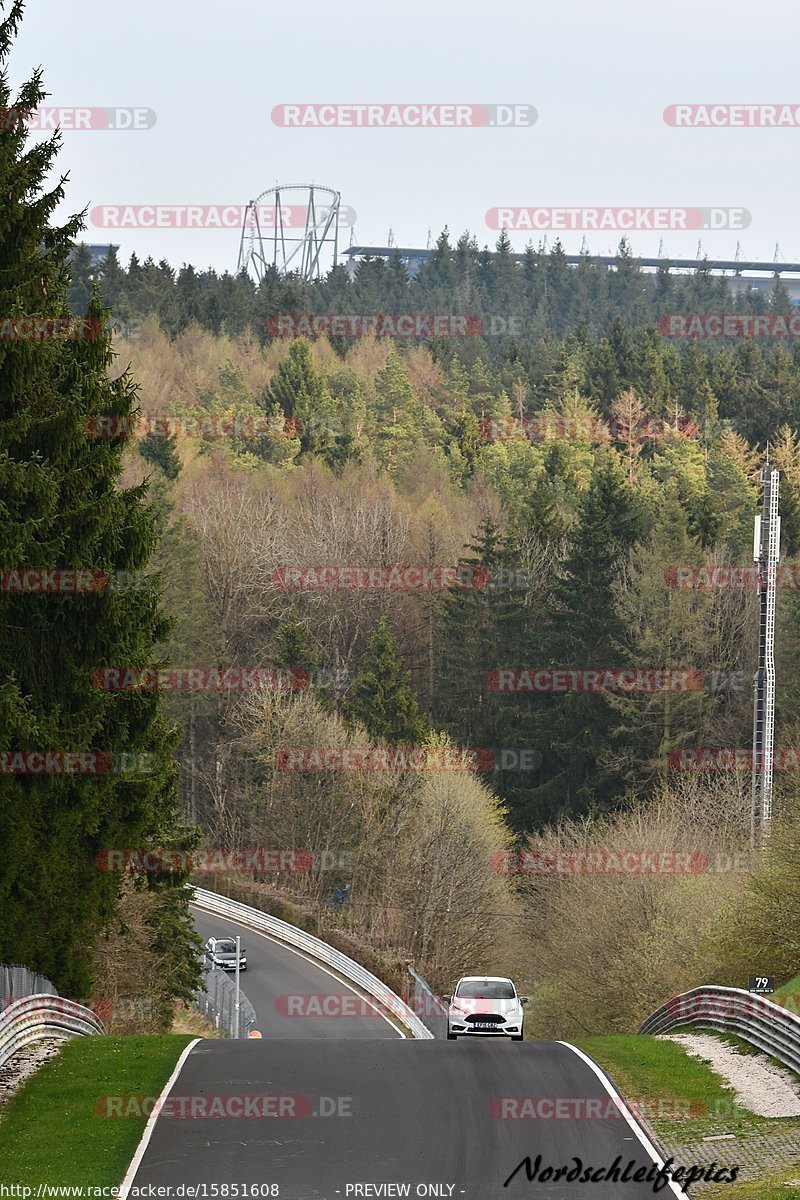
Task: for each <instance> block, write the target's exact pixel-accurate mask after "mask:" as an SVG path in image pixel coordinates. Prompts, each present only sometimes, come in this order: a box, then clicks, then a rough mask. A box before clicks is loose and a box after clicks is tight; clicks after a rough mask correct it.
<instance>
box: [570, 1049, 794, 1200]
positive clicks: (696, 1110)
mask: <svg viewBox="0 0 800 1200" xmlns="http://www.w3.org/2000/svg"><path fill="white" fill-rule="evenodd" d="M574 1044H575V1045H576V1046H578V1047H579V1048H580V1049H581V1050H583V1051H585V1053H586V1054H588V1055H590V1056H591V1057H592V1058H593V1059H594V1060H595V1061H596V1062H598V1063H599V1064H600V1066H601V1067H603V1069H604V1070H605V1071H607V1072H608V1074H609V1075H610V1076H611V1078H612V1079H613V1081H614V1083H616V1084H617V1086H618V1087H619V1088H620V1089H621V1091H622V1095H623V1096H624V1098H625V1099H626V1100H628V1101H631V1102H632V1103H633V1110H634V1113H635V1114H636V1113H637V1112H639V1113H641V1115H642V1116H643V1117H644V1118H645V1119H646V1120H647V1121H648V1123H649V1124H650V1126H651V1127H652V1128H653V1129H654V1131H655V1133H656V1136H657V1137H658V1138H663V1139H664V1140H665V1141H669V1142H689V1141H696V1140H699V1139H700V1138H704V1137H714V1136H716V1135H718V1134H723V1133H732V1134H735V1135H736V1136H737V1137H747V1136H752V1135H753V1134H756V1133H759V1132H764V1131H765V1130H766V1129H767V1128H768V1129H770V1130H780V1131H781V1132H788V1131H790V1130H791V1131H794V1130H800V1118H797V1117H780V1118H776V1117H759V1116H756V1114H755V1113H751V1112H750V1111H749V1110H748V1109H746V1108H743V1107H742V1106H741V1105H739V1104H737V1103H736V1101H735V1099H734V1092H733V1090H732V1089H731V1088H729V1087H727V1086H726V1084H725V1082H724V1080H722V1079H721V1078H720V1076H719V1075H717V1074H716V1073H715V1072H714V1071H712V1069H711V1066H710V1065H709V1064H708V1063H707V1062H705V1061H703V1059H700V1058H695V1057H694V1056H692V1055H689V1054H686V1052H685V1051H684V1050H683V1048H682V1047H681V1046H679V1045H676V1044H675V1043H674V1042H664V1041H660V1040H659V1039H657V1038H654V1037H591V1038H580V1039H577V1040H575V1042H574ZM798 1194H800V1192H799V1193H798ZM784 1200H786V1198H785V1197H784Z"/></svg>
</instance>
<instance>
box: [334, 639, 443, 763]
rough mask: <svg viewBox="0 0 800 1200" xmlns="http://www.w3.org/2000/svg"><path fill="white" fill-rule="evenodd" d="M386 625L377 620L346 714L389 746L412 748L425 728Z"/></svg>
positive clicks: (351, 692) (414, 696) (352, 689)
mask: <svg viewBox="0 0 800 1200" xmlns="http://www.w3.org/2000/svg"><path fill="white" fill-rule="evenodd" d="M410 679H411V676H410V674H409V672H408V671H407V670H406V669H405V667H404V665H403V659H402V657H401V655H400V652H399V650H398V647H397V640H396V638H395V637H394V634H393V633H392V631H391V628H390V626H389V622H388V621H387V620H386V618H385V617H381V619H380V620H379V621H378V624H377V625H376V626H375V629H374V631H373V633H372V636H371V638H370V640H369V647H368V649H367V652H366V654H365V655H364V660H363V663H362V667H361V671H360V672H359V674H358V675H357V676H356V678H355V679H354V680H353V684H352V687H351V688H350V692H349V695H348V706H347V707H348V714H349V716H350V717H352V718H353V720H355V721H360V722H361V724H362V725H364V727H365V728H366V729H367V731H368V732H369V733H370V735H371V736H372V737H375V738H382V739H383V740H384V741H386V742H388V743H389V745H391V746H398V745H408V746H416V745H419V743H420V742H422V741H423V739H424V737H425V735H426V733H427V732H428V730H427V725H426V723H425V721H424V720H423V718H422V717H421V716H420V713H419V704H418V701H417V697H416V694H415V692H414V689H413V688H412V686H411V682H410Z"/></svg>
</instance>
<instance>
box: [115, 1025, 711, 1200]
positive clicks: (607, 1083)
mask: <svg viewBox="0 0 800 1200" xmlns="http://www.w3.org/2000/svg"><path fill="white" fill-rule="evenodd" d="M558 1044H559V1046H566V1047H567V1049H568V1050H572V1051H573V1052H574V1053H575V1054H577V1055H578V1058H581V1059H583V1061H584V1062H585V1063H586V1065H587V1067H591V1068H592V1070H593V1071H594V1073H595V1075H596V1076H597V1078H598V1079H599V1080H600V1082H601V1083H602V1085H603V1087H604V1088H605V1089H606V1091H607V1092H608V1094H609V1096H610V1097H611V1099H612V1100H613V1101H614V1103H615V1104H616V1106H617V1108H618V1109H619V1111H620V1112H621V1113H622V1115H623V1117H624V1118H625V1120H626V1121H627V1122H628V1125H629V1126H630V1127H631V1129H632V1130H633V1132H634V1133H635V1134H636V1137H637V1138H638V1140H639V1141H640V1142H641V1144H642V1145H643V1146H644V1148H645V1150H646V1151H647V1153H648V1154H649V1155H650V1157H651V1158H652V1159H653V1162H654V1163H655V1164H656V1166H657V1167H658V1168H659V1169H660V1168H661V1167H663V1165H664V1159H663V1158H662V1157H661V1155H660V1154H659V1153H658V1151H657V1150H656V1148H655V1146H654V1145H653V1143H652V1142H651V1141H650V1138H649V1137H648V1136H647V1134H646V1133H645V1131H644V1130H643V1129H642V1127H641V1125H639V1123H638V1122H637V1121H636V1119H635V1117H634V1116H633V1114H632V1113H631V1111H630V1109H629V1108H628V1106H627V1104H626V1103H625V1101H624V1100H623V1099H622V1097H621V1096H620V1094H619V1093H618V1092H616V1091H615V1090H614V1085H613V1084H612V1082H611V1080H610V1079H609V1078H608V1076H607V1075H606V1073H605V1071H603V1070H602V1069H601V1068H600V1067H599V1066H598V1065H597V1063H596V1062H593V1061H592V1059H591V1058H589V1055H588V1054H584V1053H583V1051H582V1050H579V1049H578V1047H577V1046H573V1045H571V1043H570V1042H559V1043H558ZM667 1187H668V1188H669V1189H670V1191H671V1192H672V1193H673V1195H675V1196H678V1197H680V1200H686V1197H687V1196H688V1195H689V1193H688V1192H685V1191H684V1190H683V1188H682V1187H680V1186H679V1185H678V1184H677V1183H675V1182H674V1181H673V1180H672V1179H670V1181H669V1183H668V1184H667ZM120 1200H122V1198H120Z"/></svg>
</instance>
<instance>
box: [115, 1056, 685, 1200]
mask: <svg viewBox="0 0 800 1200" xmlns="http://www.w3.org/2000/svg"><path fill="white" fill-rule="evenodd" d="M521 1096H535V1097H539V1098H541V1097H572V1098H577V1100H578V1101H579V1102H581V1103H582V1102H583V1101H584V1100H585V1099H586V1098H589V1097H596V1098H598V1100H600V1101H601V1102H603V1101H608V1097H607V1094H606V1092H605V1091H604V1089H603V1085H602V1083H601V1082H600V1080H599V1079H598V1078H597V1076H596V1075H595V1074H594V1072H593V1071H592V1070H591V1069H590V1067H589V1066H587V1065H586V1064H585V1063H584V1062H583V1061H582V1060H581V1059H580V1058H579V1057H578V1056H577V1054H575V1053H574V1052H573V1051H572V1050H570V1049H569V1048H568V1047H567V1046H563V1045H560V1044H558V1043H547V1042H539V1043H537V1042H527V1043H523V1044H517V1043H512V1042H505V1041H502V1042H501V1041H497V1042H494V1041H493V1042H488V1041H480V1042H479V1041H471V1042H470V1041H467V1042H463V1041H459V1042H447V1041H430V1042H426V1041H414V1040H407V1041H400V1040H394V1041H387V1040H370V1041H367V1040H363V1039H360V1040H357V1041H352V1040H346V1039H336V1040H334V1039H331V1040H327V1041H316V1042H311V1041H297V1040H293V1041H284V1040H282V1041H272V1042H270V1041H266V1040H264V1041H240V1042H229V1043H224V1042H215V1041H207V1042H201V1043H199V1044H198V1045H197V1046H196V1047H195V1049H194V1050H193V1051H192V1053H191V1054H190V1055H189V1057H188V1058H187V1060H186V1062H185V1064H184V1066H183V1069H182V1071H181V1073H180V1075H179V1076H178V1078H177V1080H176V1081H175V1084H174V1085H173V1087H172V1091H171V1097H172V1101H171V1103H172V1105H173V1108H172V1111H173V1113H178V1112H180V1111H181V1110H180V1106H181V1104H183V1105H185V1104H187V1103H188V1101H187V1100H186V1099H185V1098H187V1097H195V1098H198V1101H197V1102H198V1103H199V1104H200V1105H206V1104H213V1103H216V1104H218V1105H219V1106H220V1107H221V1109H222V1110H223V1111H225V1112H231V1111H233V1107H232V1104H231V1100H230V1099H229V1098H230V1097H236V1098H237V1103H238V1106H239V1107H237V1108H236V1113H237V1115H233V1116H232V1115H220V1116H218V1117H213V1116H198V1115H196V1116H195V1117H193V1118H190V1117H188V1116H183V1117H182V1116H180V1115H172V1116H166V1115H165V1116H161V1117H160V1118H159V1119H158V1120H157V1121H156V1122H155V1125H154V1132H153V1135H152V1138H151V1140H150V1143H149V1145H148V1148H147V1151H146V1153H145V1155H144V1158H143V1160H142V1163H141V1164H140V1167H139V1170H138V1172H137V1174H136V1177H135V1179H134V1185H135V1186H136V1187H147V1186H148V1185H156V1186H157V1185H162V1186H163V1185H165V1184H167V1185H170V1186H171V1188H172V1189H173V1190H172V1192H171V1193H168V1194H169V1195H172V1196H175V1195H180V1193H176V1192H175V1190H174V1189H175V1188H176V1187H178V1186H179V1185H181V1184H184V1185H197V1184H205V1185H206V1191H205V1193H203V1192H198V1193H195V1194H196V1195H200V1196H202V1195H203V1194H205V1195H206V1196H214V1195H219V1194H220V1193H219V1192H216V1193H215V1192H213V1191H212V1190H211V1189H212V1187H213V1185H223V1184H228V1185H231V1184H238V1185H239V1187H240V1189H241V1186H242V1185H248V1187H252V1186H253V1185H254V1184H257V1185H265V1184H274V1185H277V1187H278V1191H276V1192H275V1193H273V1194H275V1195H279V1196H280V1198H281V1200H346V1198H347V1197H348V1196H351V1197H357V1196H380V1195H390V1196H391V1195H394V1196H397V1195H404V1194H405V1195H409V1196H415V1195H429V1196H430V1195H435V1196H440V1197H441V1196H452V1197H453V1198H454V1200H461V1198H463V1200H500V1198H501V1197H509V1198H512V1200H519V1198H520V1197H531V1198H532V1200H533V1198H534V1197H536V1200H539V1198H540V1197H546V1198H547V1200H562V1198H567V1197H569V1198H573V1197H578V1196H581V1197H584V1200H611V1198H612V1197H614V1198H615V1200H616V1198H617V1197H619V1198H622V1197H628V1198H630V1200H643V1198H644V1197H645V1196H649V1197H652V1196H653V1195H654V1191H653V1187H652V1183H650V1184H648V1183H644V1182H643V1183H633V1182H629V1183H625V1184H623V1183H621V1182H620V1183H603V1182H597V1183H590V1184H588V1185H587V1184H581V1183H580V1182H572V1183H566V1182H563V1181H560V1182H558V1183H553V1182H552V1181H548V1182H545V1183H541V1182H539V1181H538V1180H537V1181H534V1182H529V1181H528V1179H527V1177H526V1173H525V1170H524V1169H523V1170H521V1171H519V1172H518V1174H516V1175H515V1177H514V1178H513V1180H512V1182H511V1183H510V1184H509V1186H508V1187H504V1186H503V1183H504V1181H505V1180H506V1179H507V1178H508V1177H509V1176H510V1175H511V1174H512V1172H513V1171H514V1169H515V1168H516V1167H517V1166H518V1165H519V1164H520V1163H521V1162H522V1161H523V1159H524V1158H525V1157H526V1156H530V1158H531V1161H532V1163H535V1160H536V1156H537V1155H541V1163H540V1170H541V1171H542V1172H544V1170H545V1168H546V1167H548V1166H551V1167H554V1168H557V1167H560V1166H562V1165H563V1166H568V1167H574V1165H575V1164H574V1161H573V1160H574V1159H575V1158H579V1159H581V1162H582V1165H583V1167H584V1168H585V1167H592V1168H594V1169H600V1168H602V1167H611V1166H612V1164H613V1161H614V1159H615V1158H616V1157H617V1156H620V1158H621V1169H622V1170H624V1169H625V1166H626V1165H627V1163H628V1162H629V1161H630V1160H635V1163H636V1167H645V1166H646V1167H649V1166H651V1163H652V1160H651V1159H650V1157H649V1156H648V1154H647V1152H646V1150H645V1149H644V1147H643V1146H642V1145H641V1144H640V1143H639V1142H638V1141H637V1140H636V1138H635V1136H634V1133H633V1131H632V1130H631V1129H630V1128H629V1126H628V1124H627V1123H626V1122H625V1121H624V1120H623V1119H621V1118H620V1117H617V1118H613V1117H612V1118H610V1119H609V1118H608V1117H604V1118H602V1119H597V1118H593V1119H540V1120H519V1119H503V1118H502V1117H500V1116H499V1113H500V1112H502V1111H503V1109H502V1101H501V1098H502V1097H521ZM250 1097H271V1098H272V1099H271V1100H269V1101H267V1100H261V1101H259V1102H256V1101H251V1103H253V1104H255V1103H260V1104H261V1105H262V1106H263V1107H262V1108H261V1112H263V1113H265V1114H266V1115H250V1116H243V1115H238V1114H239V1113H241V1111H242V1108H241V1106H242V1105H243V1104H244V1103H245V1098H250ZM214 1098H219V1099H216V1100H215V1099H214ZM223 1098H227V1099H223ZM608 1103H609V1104H610V1101H608ZM183 1111H184V1112H186V1111H187V1110H186V1109H185V1108H184V1110H183ZM573 1111H575V1110H573ZM328 1113H330V1114H331V1115H326V1114H328ZM634 1169H635V1168H633V1169H631V1170H629V1172H628V1173H629V1175H632V1174H633V1170H634ZM358 1184H362V1185H363V1184H372V1185H380V1184H398V1185H409V1190H408V1192H404V1191H398V1190H396V1189H394V1190H392V1191H389V1192H386V1191H383V1192H381V1191H378V1190H375V1188H374V1187H373V1189H371V1190H369V1191H365V1190H360V1191H355V1190H354V1187H355V1185H358ZM434 1184H435V1185H437V1186H438V1188H439V1190H437V1191H430V1190H427V1191H418V1190H417V1189H418V1185H427V1186H430V1185H434ZM451 1189H452V1190H451ZM144 1194H145V1195H147V1193H146V1192H145V1193H144ZM184 1194H185V1192H184ZM229 1194H230V1193H229ZM241 1194H242V1192H241V1190H240V1192H239V1195H241ZM248 1194H249V1193H248ZM260 1194H268V1193H264V1192H262V1193H260ZM658 1194H659V1195H661V1196H662V1197H671V1196H672V1195H673V1193H672V1192H671V1191H670V1189H669V1188H668V1187H666V1188H664V1190H663V1191H660V1192H659V1193H658Z"/></svg>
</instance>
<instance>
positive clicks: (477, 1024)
mask: <svg viewBox="0 0 800 1200" xmlns="http://www.w3.org/2000/svg"><path fill="white" fill-rule="evenodd" d="M472 1028H473V1029H497V1026H496V1025H493V1024H492V1022H491V1021H473V1022H472Z"/></svg>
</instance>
